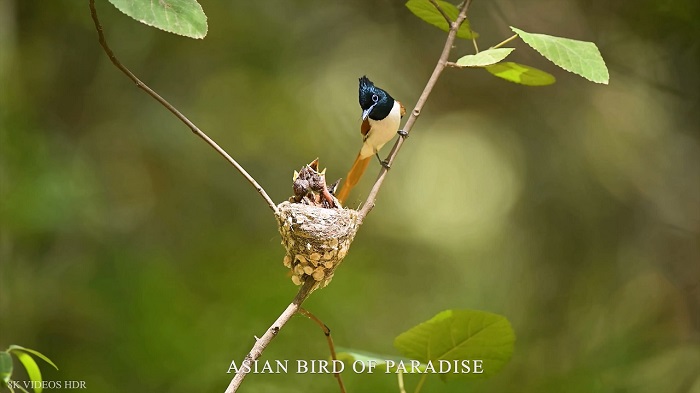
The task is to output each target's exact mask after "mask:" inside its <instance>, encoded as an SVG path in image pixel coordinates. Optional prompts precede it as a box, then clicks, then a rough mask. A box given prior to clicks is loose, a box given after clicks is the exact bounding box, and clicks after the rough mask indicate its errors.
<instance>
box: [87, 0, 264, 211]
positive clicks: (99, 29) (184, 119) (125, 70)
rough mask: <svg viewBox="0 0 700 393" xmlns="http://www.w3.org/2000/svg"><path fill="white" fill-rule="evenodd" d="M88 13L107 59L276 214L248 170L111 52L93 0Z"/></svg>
mask: <svg viewBox="0 0 700 393" xmlns="http://www.w3.org/2000/svg"><path fill="white" fill-rule="evenodd" d="M90 15H91V16H92V21H93V22H94V23H95V29H96V30H97V36H98V39H99V41H100V45H101V46H102V49H104V51H105V53H106V54H107V56H108V57H109V60H111V61H112V64H114V65H115V66H116V67H117V68H118V69H119V70H120V71H121V72H123V73H124V74H125V75H126V76H127V77H128V78H129V79H131V80H132V81H133V82H134V83H135V84H136V87H138V88H140V89H141V90H143V91H145V92H146V94H148V95H149V96H151V97H153V98H154V99H155V100H156V101H158V102H159V103H160V104H161V105H163V106H164V107H165V109H167V110H169V111H170V112H171V113H172V114H173V115H175V117H177V118H178V119H180V121H182V122H183V123H185V125H186V126H187V127H189V128H190V130H192V132H193V133H194V134H195V135H197V136H198V137H200V138H202V139H203V140H204V142H206V143H207V144H209V146H211V147H212V148H213V149H214V150H216V152H217V153H219V154H220V155H221V156H222V157H224V158H225V159H226V161H228V162H229V163H231V165H233V166H234V168H236V169H237V170H238V172H240V173H241V175H243V177H245V178H246V180H248V182H249V183H250V184H251V185H252V186H253V187H254V188H255V190H256V191H257V192H258V193H259V194H260V196H262V197H263V199H264V200H265V202H267V205H268V206H269V207H270V209H272V211H273V212H274V213H275V214H277V205H275V203H274V202H273V201H272V199H270V197H269V196H268V195H267V193H266V192H265V190H264V189H263V188H262V186H260V184H258V182H257V181H255V179H254V178H253V176H251V175H250V174H249V173H248V172H246V170H245V169H243V167H242V166H241V165H240V164H239V163H238V162H236V160H234V159H233V157H231V156H230V155H229V154H228V153H226V151H225V150H224V149H222V148H221V147H220V146H219V145H218V144H216V142H214V141H213V140H212V139H211V138H209V136H207V134H205V133H204V132H203V131H202V130H200V129H199V128H198V127H197V126H196V125H194V123H192V122H191V121H190V119H188V118H187V117H185V115H183V114H182V113H180V111H179V110H177V109H176V108H175V107H174V106H172V105H171V104H170V103H169V102H168V101H166V100H165V98H163V97H161V96H160V95H159V94H158V93H156V92H155V91H153V90H152V89H151V88H150V87H148V86H147V85H146V84H145V83H143V82H141V80H140V79H139V78H137V77H136V75H134V74H133V73H132V72H131V71H129V69H128V68H126V66H124V65H123V64H122V63H121V62H120V61H119V60H118V59H117V56H115V54H114V52H112V49H110V47H109V45H107V40H106V39H105V36H104V31H103V30H102V25H101V24H100V21H99V19H98V18H97V9H95V0H90Z"/></svg>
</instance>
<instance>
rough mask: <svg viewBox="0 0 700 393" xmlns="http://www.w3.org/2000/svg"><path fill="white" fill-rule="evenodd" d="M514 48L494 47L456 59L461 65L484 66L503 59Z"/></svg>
mask: <svg viewBox="0 0 700 393" xmlns="http://www.w3.org/2000/svg"><path fill="white" fill-rule="evenodd" d="M514 50H515V48H496V49H488V50H485V51H483V52H479V53H477V54H475V55H466V56H464V57H461V58H460V59H459V60H457V65H460V66H463V67H485V66H487V65H491V64H496V63H498V62H499V61H501V60H503V59H505V58H506V57H507V56H508V55H509V54H510V52H512V51H514Z"/></svg>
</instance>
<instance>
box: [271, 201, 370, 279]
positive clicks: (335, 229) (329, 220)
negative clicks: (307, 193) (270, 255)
mask: <svg viewBox="0 0 700 393" xmlns="http://www.w3.org/2000/svg"><path fill="white" fill-rule="evenodd" d="M277 208H278V215H277V222H278V224H279V231H280V235H282V245H283V246H284V248H285V249H286V250H287V254H286V255H285V256H284V266H286V267H287V268H289V269H290V271H291V276H292V282H294V284H296V285H301V284H302V283H303V282H304V281H305V280H306V279H307V278H309V277H311V278H313V279H314V280H315V281H316V282H318V285H317V286H316V288H323V287H325V286H326V285H328V283H329V282H330V281H331V279H332V278H333V274H334V272H335V269H337V268H338V265H340V263H341V262H342V261H343V258H345V255H347V253H348V250H349V249H350V244H351V243H352V240H353V239H354V238H355V234H356V233H357V229H358V227H359V224H358V219H357V217H358V213H357V211H355V210H352V209H338V208H335V209H328V208H323V207H319V206H313V205H305V204H302V203H290V202H282V203H280V204H279V205H278V206H277Z"/></svg>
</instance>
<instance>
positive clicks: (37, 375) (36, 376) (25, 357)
mask: <svg viewBox="0 0 700 393" xmlns="http://www.w3.org/2000/svg"><path fill="white" fill-rule="evenodd" d="M13 353H14V354H15V356H17V359H19V361H20V362H22V365H24V368H25V370H27V374H28V375H29V379H31V380H32V381H34V382H38V384H37V386H36V387H35V388H34V391H35V392H36V393H41V391H42V387H41V371H39V366H37V364H36V362H35V361H34V358H33V357H31V355H29V354H28V353H26V352H22V351H14V352H13Z"/></svg>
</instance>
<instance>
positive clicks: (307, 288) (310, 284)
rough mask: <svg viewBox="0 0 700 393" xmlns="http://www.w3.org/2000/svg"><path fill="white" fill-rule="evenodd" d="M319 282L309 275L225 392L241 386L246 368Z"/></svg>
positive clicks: (248, 355)
mask: <svg viewBox="0 0 700 393" xmlns="http://www.w3.org/2000/svg"><path fill="white" fill-rule="evenodd" d="M316 284H317V282H316V280H314V279H313V277H309V278H307V279H306V281H305V282H304V284H303V285H302V286H301V288H299V292H298V293H297V295H296V296H295V297H294V300H292V302H291V303H290V304H289V306H287V308H286V309H285V310H284V311H283V312H282V314H280V316H279V317H277V320H275V322H274V323H273V324H272V325H271V326H270V328H269V329H267V331H266V332H265V334H263V336H262V337H260V338H258V339H257V340H256V341H255V345H253V348H252V349H251V350H250V352H248V354H247V355H246V356H245V359H243V362H242V363H241V364H240V365H239V366H238V367H237V369H238V370H237V372H236V375H235V376H234V377H233V379H232V380H231V383H229V385H228V387H227V388H226V391H225V393H233V392H235V391H236V390H238V388H239V387H240V386H241V383H243V379H244V378H245V377H246V375H248V373H246V372H245V370H251V369H253V363H254V362H255V361H256V360H258V358H259V357H260V356H261V355H262V353H263V351H264V350H265V348H267V345H268V344H270V342H271V341H272V339H273V338H275V337H276V336H277V333H279V332H280V330H282V328H283V327H284V325H285V324H287V322H289V320H290V319H291V318H292V317H293V316H294V314H296V313H297V312H298V311H299V308H300V307H301V304H302V303H304V300H306V298H308V297H309V295H310V294H311V291H312V290H313V288H314V286H316Z"/></svg>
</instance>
